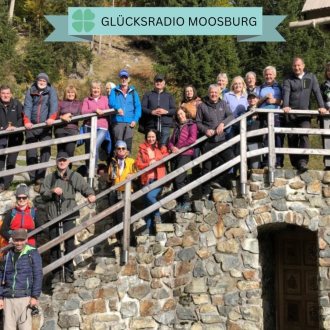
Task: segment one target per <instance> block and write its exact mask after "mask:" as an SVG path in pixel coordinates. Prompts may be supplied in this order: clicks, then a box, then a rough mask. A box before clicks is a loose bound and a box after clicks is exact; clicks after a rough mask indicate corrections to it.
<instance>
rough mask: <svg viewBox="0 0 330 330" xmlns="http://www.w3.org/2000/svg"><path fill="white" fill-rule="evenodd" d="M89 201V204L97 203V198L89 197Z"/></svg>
mask: <svg viewBox="0 0 330 330" xmlns="http://www.w3.org/2000/svg"><path fill="white" fill-rule="evenodd" d="M87 200H88V202H89V203H91V204H92V203H95V201H96V197H95V195H89V196H87Z"/></svg>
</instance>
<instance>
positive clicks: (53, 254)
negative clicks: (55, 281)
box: [49, 219, 76, 273]
mask: <svg viewBox="0 0 330 330" xmlns="http://www.w3.org/2000/svg"><path fill="white" fill-rule="evenodd" d="M75 221H76V220H75V219H73V220H65V221H63V232H64V233H66V232H67V231H69V230H70V229H72V228H74V227H75ZM59 235H60V234H59V225H58V223H57V224H55V225H53V226H50V227H49V237H50V239H51V240H52V239H54V238H57V237H59ZM64 247H65V254H68V253H69V252H71V251H73V250H74V249H75V245H74V236H72V237H70V238H68V239H67V240H65V242H64ZM60 257H61V248H60V245H56V246H54V247H52V248H51V250H50V260H51V262H54V261H56V260H57V259H59V258H60ZM64 267H65V268H66V270H67V271H69V272H71V273H73V261H72V260H70V261H68V262H67V263H66V264H64ZM58 271H60V268H57V269H56V270H55V272H58Z"/></svg>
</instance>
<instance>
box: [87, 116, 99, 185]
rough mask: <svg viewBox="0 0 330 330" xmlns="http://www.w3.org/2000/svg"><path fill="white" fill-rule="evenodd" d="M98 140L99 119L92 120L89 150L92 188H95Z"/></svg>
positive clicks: (89, 177)
mask: <svg viewBox="0 0 330 330" xmlns="http://www.w3.org/2000/svg"><path fill="white" fill-rule="evenodd" d="M96 140H97V117H93V118H92V120H91V138H90V141H89V143H90V149H89V172H88V179H89V183H90V185H91V187H93V179H94V176H95V163H96Z"/></svg>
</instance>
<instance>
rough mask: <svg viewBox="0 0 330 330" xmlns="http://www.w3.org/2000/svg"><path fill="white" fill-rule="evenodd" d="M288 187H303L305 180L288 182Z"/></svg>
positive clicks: (296, 188)
mask: <svg viewBox="0 0 330 330" xmlns="http://www.w3.org/2000/svg"><path fill="white" fill-rule="evenodd" d="M289 187H290V188H291V189H294V190H298V189H302V188H304V187H305V182H303V181H293V182H290V184H289Z"/></svg>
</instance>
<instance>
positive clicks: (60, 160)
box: [57, 158, 67, 162]
mask: <svg viewBox="0 0 330 330" xmlns="http://www.w3.org/2000/svg"><path fill="white" fill-rule="evenodd" d="M57 161H58V162H66V161H67V159H66V158H60V159H58V160H57Z"/></svg>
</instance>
